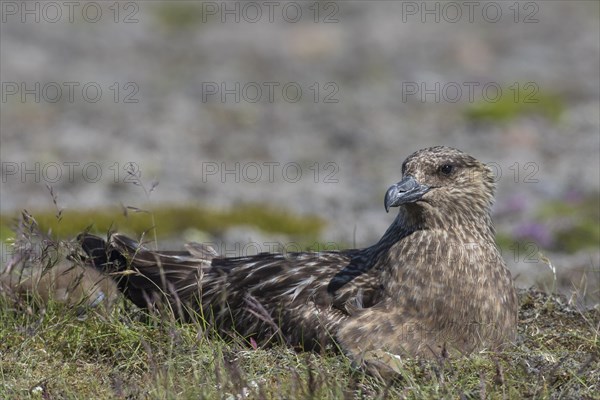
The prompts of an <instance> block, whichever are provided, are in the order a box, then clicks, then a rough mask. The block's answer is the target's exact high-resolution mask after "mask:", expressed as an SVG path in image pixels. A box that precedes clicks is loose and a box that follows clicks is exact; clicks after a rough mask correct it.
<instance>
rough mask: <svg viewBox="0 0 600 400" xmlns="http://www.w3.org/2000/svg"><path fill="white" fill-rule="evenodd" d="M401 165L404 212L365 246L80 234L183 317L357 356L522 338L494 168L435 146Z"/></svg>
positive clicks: (144, 301) (393, 195)
mask: <svg viewBox="0 0 600 400" xmlns="http://www.w3.org/2000/svg"><path fill="white" fill-rule="evenodd" d="M402 175H403V179H402V181H400V182H399V183H397V184H395V185H393V186H392V187H390V189H389V190H388V192H387V193H386V197H385V207H386V210H387V209H388V208H389V207H398V208H399V212H398V216H397V217H396V219H395V220H394V222H393V223H392V225H391V226H390V227H389V228H388V230H387V231H386V232H385V234H384V235H383V237H382V238H381V239H380V240H379V241H378V242H377V243H375V244H374V245H372V246H370V247H367V248H365V249H360V250H345V251H340V252H321V253H289V254H266V253H263V254H258V255H255V256H248V257H238V258H222V257H220V256H218V255H217V254H216V253H215V252H214V251H212V249H211V248H209V247H207V246H202V245H198V244H195V245H194V244H192V245H190V246H189V247H188V249H187V251H184V252H161V251H151V250H149V249H147V248H146V247H144V246H141V245H139V244H138V243H136V242H135V241H133V240H131V239H128V238H126V237H125V236H122V235H118V234H115V235H112V236H110V237H109V240H108V242H107V243H105V242H104V241H103V240H101V239H99V238H97V237H94V236H91V235H83V236H82V237H81V238H80V239H81V242H82V246H83V248H84V250H86V252H87V253H88V254H90V256H91V259H92V261H93V263H94V264H95V265H96V266H98V267H100V268H101V269H103V270H105V271H109V272H116V271H120V272H121V273H122V272H123V271H127V272H126V273H125V274H124V275H123V276H122V277H121V278H120V279H119V282H118V284H119V287H120V288H121V290H122V291H124V293H125V294H126V295H127V296H128V297H129V298H130V299H131V300H133V301H134V302H135V303H136V304H137V305H139V306H142V307H148V306H152V305H153V304H155V303H156V302H157V301H162V300H164V299H165V298H166V299H168V304H170V305H171V306H172V308H173V310H174V311H175V312H176V313H177V314H179V315H180V316H182V317H186V318H189V317H190V313H189V311H186V310H189V308H191V309H193V310H195V311H197V312H198V313H200V314H201V315H202V316H203V317H204V318H205V319H206V320H207V321H209V322H210V323H211V324H213V325H214V326H215V327H216V328H217V329H219V330H220V331H222V332H226V333H228V332H234V331H235V332H237V333H240V334H242V335H244V336H248V337H252V338H254V339H256V340H262V341H266V340H269V339H271V338H272V337H279V338H283V340H285V341H286V342H287V343H289V344H291V345H299V346H301V347H303V348H313V347H314V346H315V345H323V344H327V343H334V342H335V343H338V344H339V345H340V346H341V347H342V349H343V350H344V351H345V352H347V353H349V354H351V355H352V356H353V357H355V358H356V359H361V358H362V356H363V355H364V354H365V353H366V352H369V351H373V350H384V351H389V352H391V353H394V354H408V355H413V356H414V355H420V356H428V357H431V356H438V355H441V354H445V353H446V352H449V351H453V350H457V351H459V352H471V351H473V350H477V349H481V348H484V347H497V346H499V345H501V344H502V343H505V342H507V341H510V340H512V339H513V338H514V336H515V332H516V322H517V299H516V294H515V291H514V288H513V285H512V281H511V277H510V273H509V271H508V270H507V269H506V266H505V264H504V262H503V260H502V258H501V256H500V254H499V252H498V250H497V248H496V244H495V242H494V230H493V227H492V222H491V218H490V207H491V205H492V202H493V196H494V180H493V176H492V173H491V171H490V170H489V168H487V167H486V166H485V165H484V164H482V163H480V162H479V161H477V160H476V159H474V158H473V157H471V156H469V155H467V154H465V153H463V152H461V151H459V150H455V149H451V148H447V147H432V148H428V149H424V150H420V151H418V152H416V153H414V154H412V155H411V156H409V157H408V158H407V159H406V161H405V162H404V163H403V164H402ZM161 293H162V294H161Z"/></svg>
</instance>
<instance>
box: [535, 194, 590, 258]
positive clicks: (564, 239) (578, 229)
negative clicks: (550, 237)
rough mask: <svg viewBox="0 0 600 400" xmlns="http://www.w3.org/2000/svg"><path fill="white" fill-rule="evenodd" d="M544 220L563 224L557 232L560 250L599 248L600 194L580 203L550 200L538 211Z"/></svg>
mask: <svg viewBox="0 0 600 400" xmlns="http://www.w3.org/2000/svg"><path fill="white" fill-rule="evenodd" d="M538 218H539V219H540V220H544V221H553V220H554V221H557V220H558V221H559V222H560V224H558V225H559V226H558V227H557V228H556V229H555V231H554V243H555V249H554V250H557V251H565V252H568V253H575V252H577V251H579V250H583V249H589V248H597V247H598V244H599V243H600V225H599V224H598V221H600V195H599V194H597V193H595V194H592V195H588V196H585V197H583V198H581V199H580V200H577V201H572V202H564V201H549V202H547V203H545V204H544V205H543V206H542V207H541V208H540V210H539V211H538Z"/></svg>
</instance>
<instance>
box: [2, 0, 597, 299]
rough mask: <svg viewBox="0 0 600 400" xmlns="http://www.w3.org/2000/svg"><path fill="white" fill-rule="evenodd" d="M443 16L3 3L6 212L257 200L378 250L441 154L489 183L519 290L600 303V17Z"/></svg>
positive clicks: (457, 11)
mask: <svg viewBox="0 0 600 400" xmlns="http://www.w3.org/2000/svg"><path fill="white" fill-rule="evenodd" d="M53 3H54V2H53ZM451 3H452V4H453V5H450V6H448V5H444V6H442V5H440V3H432V2H429V3H426V2H347V3H344V2H338V3H334V2H319V3H317V2H289V3H280V4H279V3H278V4H279V6H277V7H276V8H274V9H273V10H272V11H273V13H272V15H271V14H270V11H269V10H270V9H269V7H270V6H269V5H268V4H266V3H265V2H253V4H254V6H246V5H245V4H244V3H242V2H228V3H221V2H205V3H200V2H181V3H177V2H169V3H168V4H167V3H161V2H127V3H125V2H123V3H115V4H117V6H116V7H115V5H114V4H112V3H111V4H112V8H111V4H109V3H100V2H98V3H93V2H92V3H86V2H82V3H78V5H77V6H74V8H73V10H72V17H73V18H72V22H71V20H70V16H71V14H70V13H69V9H68V8H67V7H66V6H63V5H61V4H62V3H59V2H57V3H55V4H58V7H59V8H58V11H60V16H58V14H57V13H56V10H55V9H52V8H51V6H43V3H39V5H38V6H35V7H38V8H32V10H33V11H31V12H30V13H29V14H28V13H27V12H25V11H26V10H25V7H26V6H25V3H24V2H5V3H3V7H4V8H3V18H4V20H3V21H2V24H0V30H1V35H0V36H1V38H0V45H1V46H0V55H1V61H0V66H1V69H0V74H1V80H2V83H3V84H2V85H3V87H2V89H3V90H2V95H3V98H2V104H1V107H2V111H1V122H0V128H1V139H2V146H1V149H0V156H1V161H2V183H1V185H2V190H1V191H0V201H1V203H0V206H1V211H2V213H3V214H10V213H13V212H15V211H17V210H19V209H21V208H27V209H29V210H38V209H48V208H53V207H54V206H53V204H52V198H51V196H50V195H49V194H48V189H47V188H46V184H49V185H51V186H52V187H53V190H54V192H55V193H57V194H58V198H57V202H58V204H59V206H60V207H62V208H65V211H64V212H65V213H68V212H69V210H70V209H80V208H96V207H105V206H118V205H119V204H126V205H132V206H138V207H141V206H144V207H154V208H160V207H162V205H164V204H166V203H178V204H189V203H192V204H197V205H202V206H206V207H210V208H215V209H230V208H235V207H236V206H239V204H241V203H258V204H264V205H269V206H276V207H279V208H283V209H286V210H290V212H292V213H295V214H300V215H303V214H314V215H318V216H320V217H322V218H324V219H325V220H326V222H327V225H326V227H325V229H324V231H323V232H322V234H321V236H322V238H323V240H331V241H334V242H340V243H345V244H347V243H350V244H351V243H355V244H356V245H357V246H364V245H367V244H370V243H371V242H373V241H374V240H377V239H378V237H379V235H381V233H382V232H383V231H384V230H385V228H386V227H387V225H388V224H389V223H390V221H391V220H392V219H393V216H392V215H386V214H385V212H384V210H383V206H382V201H383V194H384V193H385V190H386V188H387V187H388V186H389V185H390V184H391V183H394V182H396V181H397V180H398V179H399V177H400V164H401V162H402V160H403V159H404V158H405V157H406V156H408V155H409V154H410V153H412V152H413V151H415V150H417V149H419V148H422V147H426V146H431V145H440V144H443V145H450V146H453V147H457V148H460V149H463V150H465V151H467V152H469V153H471V154H473V155H474V156H476V157H478V158H479V159H481V160H483V161H486V162H489V163H491V164H490V165H492V166H493V167H494V168H495V169H496V170H497V172H498V201H497V205H496V208H495V220H496V222H497V225H498V232H499V235H500V236H501V238H502V240H503V243H504V245H503V248H504V249H505V258H506V259H507V262H509V264H510V265H511V269H512V270H513V272H514V274H515V275H517V276H518V279H517V282H519V285H521V286H529V285H531V284H533V283H535V282H541V283H542V284H543V285H547V287H552V286H553V285H558V286H560V287H561V288H562V289H563V290H564V291H566V292H568V291H569V289H570V288H572V284H573V283H575V284H576V285H577V287H578V288H579V289H578V290H579V291H580V292H581V291H582V290H583V288H586V290H587V292H588V293H594V292H596V293H597V290H598V286H599V282H600V276H599V274H600V272H599V264H600V261H599V259H600V255H599V251H598V249H597V246H596V245H594V242H593V241H594V240H596V237H597V236H594V235H598V233H597V232H598V228H597V225H598V218H599V216H598V207H599V204H598V201H599V200H598V192H599V191H600V187H599V186H600V176H599V174H600V172H599V171H600V165H599V163H600V161H599V160H600V157H599V148H600V136H599V129H600V122H599V113H598V109H599V108H600V100H599V94H600V77H599V75H598V70H599V69H600V57H599V54H600V44H599V42H598V35H599V32H600V28H599V24H600V18H599V6H598V3H597V2H587V1H582V2H567V1H553V2H520V3H510V4H509V3H503V2H487V3H479V2H476V4H475V5H474V6H473V7H474V8H473V9H471V10H470V9H469V8H468V7H467V6H465V5H464V4H463V3H461V2H451ZM7 4H8V5H7ZM36 4H38V3H36ZM225 4H227V5H225ZM7 7H8V8H7ZM31 7H34V6H31ZM61 7H63V8H61ZM226 7H229V8H226ZM252 7H254V8H252ZM273 7H275V6H273ZM428 7H429V8H428ZM98 10H100V14H98V13H97V11H98ZM228 10H229V11H228ZM298 10H299V11H298ZM427 10H430V11H427ZM431 10H433V11H431ZM258 13H260V16H259V14H258ZM36 18H37V20H38V21H37V22H36ZM236 18H237V19H238V21H236ZM94 20H97V21H96V22H93V21H94ZM23 21H24V22H23ZM315 21H316V22H315ZM36 84H39V86H36ZM236 85H239V86H236ZM238 87H239V88H238ZM70 88H72V89H73V90H72V93H71V92H70ZM484 88H486V89H485V90H484ZM498 88H500V89H501V90H502V96H499V97H496V95H495V93H496V92H497V90H498ZM98 89H99V90H100V91H101V93H102V94H101V96H98V93H100V92H99V91H98ZM271 89H272V92H271ZM471 90H472V91H471ZM300 91H301V96H300V95H299V94H300ZM471 94H472V96H471ZM36 96H37V97H36ZM236 96H237V97H239V99H238V98H236ZM130 163H133V164H130ZM140 173H141V182H143V184H144V185H145V187H141V186H140V185H136V184H134V183H135V182H136V179H137V178H136V179H132V177H134V178H135V177H136V176H138V175H139V174H140ZM153 181H157V182H158V186H156V187H155V188H154V190H152V191H150V190H149V189H150V188H151V187H152V186H153V183H152V182H153ZM132 182H133V183H132ZM144 189H145V190H146V192H148V193H145V190H144ZM590 225H591V227H590ZM264 237H265V236H264V233H261V232H260V231H258V230H256V229H255V228H252V227H245V228H239V227H238V228H232V229H230V230H229V231H228V232H227V234H226V236H225V240H227V241H231V242H235V241H244V240H247V241H257V242H260V241H262V240H263V238H264ZM277 239H278V240H285V238H279V237H278V238H277ZM571 239H573V241H574V242H575V243H576V244H575V245H573V246H571V245H569V246H566V245H563V244H564V243H567V242H569V243H570V240H571ZM265 240H267V239H265ZM589 241H592V244H591V245H590V244H589V243H587V242H589ZM516 243H520V244H518V245H516ZM577 243H583V245H581V246H580V245H577ZM595 243H596V244H597V241H596V242H595ZM511 245H512V247H511ZM567 247H568V248H567ZM539 252H541V253H543V255H545V256H547V257H548V258H549V260H550V263H551V266H552V267H554V269H555V273H553V270H552V268H551V267H549V266H548V265H547V263H546V262H544V261H543V258H542V257H540V255H539Z"/></svg>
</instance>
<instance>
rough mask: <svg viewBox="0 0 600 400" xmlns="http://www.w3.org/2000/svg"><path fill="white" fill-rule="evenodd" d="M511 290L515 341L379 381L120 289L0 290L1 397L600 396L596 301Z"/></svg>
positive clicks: (327, 358)
mask: <svg viewBox="0 0 600 400" xmlns="http://www.w3.org/2000/svg"><path fill="white" fill-rule="evenodd" d="M239 212H240V213H241V214H245V213H243V212H241V211H239ZM142 214H143V213H142ZM249 214H252V213H249ZM48 215H49V218H54V219H56V218H55V217H54V215H53V214H52V213H48ZM169 215H172V214H169ZM96 216H97V215H96ZM36 218H37V219H38V222H40V221H43V218H40V217H39V215H37V214H36ZM66 218H68V215H67V214H65V215H62V216H61V218H60V224H59V226H60V225H62V224H64V223H65V219H66ZM146 218H148V216H147V215H146ZM164 218H165V217H161V216H157V215H156V214H155V220H160V221H166V219H164ZM194 218H198V217H194ZM211 218H213V217H211ZM215 218H216V217H215ZM231 218H232V219H233V217H231ZM240 218H242V217H240ZM243 218H250V217H247V216H244V217H243ZM251 218H254V217H251ZM146 221H147V219H146ZM298 221H303V220H301V219H299V220H298ZM26 222H29V223H30V224H32V225H31V227H30V229H29V225H27V224H24V225H22V226H24V227H25V228H26V229H25V232H30V231H31V232H33V231H35V229H37V227H36V225H35V224H33V222H32V220H26ZM67 222H68V220H67ZM80 222H81V221H80ZM220 222H221V224H222V222H223V221H220ZM106 223H108V221H106ZM171 223H172V224H173V226H176V224H177V223H176V222H171ZM75 225H76V224H75ZM161 225H162V222H161ZM284 225H285V224H284ZM40 226H43V225H42V223H40ZM269 226H272V225H271V223H267V224H266V225H264V227H266V228H267V229H268V227H269ZM291 226H294V224H292V225H291ZM314 226H315V227H317V226H319V225H318V224H315V225H314ZM161 228H162V227H161ZM315 229H316V228H315ZM519 300H520V312H519V328H518V329H519V338H518V340H517V343H515V344H514V345H513V346H510V347H509V348H507V349H506V350H504V351H503V352H486V351H484V352H480V353H476V354H471V355H469V356H465V357H460V358H451V359H440V360H437V361H426V360H421V359H404V360H403V361H402V363H401V364H400V365H399V366H396V367H395V370H396V372H397V376H396V379H394V380H393V381H391V382H387V383H386V382H382V381H379V380H377V379H375V378H374V377H371V376H369V375H367V374H365V373H364V372H363V371H362V370H360V369H357V368H355V367H354V366H353V365H352V363H351V360H349V359H348V358H347V357H345V356H344V355H343V354H340V353H337V352H334V351H327V352H324V353H313V352H305V353H302V352H296V351H294V350H292V349H290V348H289V347H285V346H282V345H279V346H278V345H275V346H272V347H268V348H261V347H256V346H252V344H251V343H250V344H249V343H248V340H246V339H245V338H243V337H236V338H234V339H232V340H231V339H228V340H224V339H220V338H219V337H218V336H217V335H216V334H215V333H214V332H206V330H205V325H204V324H203V323H202V322H201V321H198V322H195V323H182V322H179V321H176V320H175V319H174V318H173V317H172V316H169V315H168V314H167V315H163V316H162V317H159V316H157V315H148V314H146V313H145V312H143V311H141V310H139V309H137V308H135V307H134V306H133V305H131V304H130V303H129V302H128V301H127V300H125V299H123V298H121V299H120V300H119V301H118V302H117V304H116V305H115V306H114V307H113V308H111V309H109V310H105V309H103V308H102V307H98V308H94V309H89V310H87V312H86V313H85V314H83V315H82V314H81V308H80V307H72V308H70V307H68V306H65V305H63V304H59V303H57V302H53V301H50V302H49V303H46V304H41V302H40V301H39V300H38V299H36V298H29V299H22V298H14V297H12V296H10V293H7V292H2V291H1V290H0V338H2V340H0V382H1V384H0V398H1V399H5V398H6V399H62V398H73V399H79V398H94V399H114V398H117V399H127V398H132V399H179V398H194V399H227V400H229V399H232V400H237V399H341V398H343V399H362V398H365V399H371V398H377V399H384V398H390V399H395V398H408V399H421V398H432V399H437V398H439V399H441V398H464V399H488V398H490V399H513V398H514V399H521V398H531V399H547V398H581V399H600V394H599V392H598V390H597V389H598V388H599V387H600V308H599V307H598V306H596V308H595V309H579V308H577V307H576V306H575V305H574V304H577V303H578V302H577V301H576V299H572V300H573V301H567V299H566V298H564V297H561V296H558V295H553V294H548V293H545V292H540V291H536V290H527V291H521V292H520V294H519Z"/></svg>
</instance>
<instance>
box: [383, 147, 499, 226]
mask: <svg viewBox="0 0 600 400" xmlns="http://www.w3.org/2000/svg"><path fill="white" fill-rule="evenodd" d="M494 190H495V184H494V175H493V173H492V171H491V169H490V168H489V167H487V166H486V165H485V164H483V163H482V162H480V161H478V160H476V159H475V158H474V157H472V156H470V155H468V154H466V153H463V152H462V151H460V150H457V149H453V148H450V147H443V146H438V147H430V148H427V149H423V150H419V151H417V152H415V153H413V154H411V155H410V156H409V157H408V158H407V159H406V160H405V161H404V163H403V164H402V180H401V181H400V182H398V183H396V184H394V185H392V186H391V187H390V188H389V189H388V191H387V193H386V194H385V201H384V203H385V209H386V211H388V210H389V208H390V207H401V208H404V209H426V210H429V211H432V212H434V213H435V214H436V215H437V216H438V217H441V218H443V216H444V215H448V217H451V215H453V214H458V213H456V212H457V211H459V213H460V215H463V216H467V215H473V216H474V217H477V215H482V214H484V215H485V216H488V215H489V211H490V207H491V205H492V203H493V200H494Z"/></svg>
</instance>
